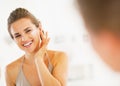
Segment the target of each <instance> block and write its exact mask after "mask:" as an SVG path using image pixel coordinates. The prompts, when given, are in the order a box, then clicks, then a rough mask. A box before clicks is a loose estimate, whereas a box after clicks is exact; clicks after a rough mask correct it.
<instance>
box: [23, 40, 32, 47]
mask: <svg viewBox="0 0 120 86" xmlns="http://www.w3.org/2000/svg"><path fill="white" fill-rule="evenodd" d="M32 43H33V41H29V42H26V43H24V44H23V46H24V47H26V48H28V47H30V45H31V44H32Z"/></svg>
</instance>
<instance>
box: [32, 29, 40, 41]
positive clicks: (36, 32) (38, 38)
mask: <svg viewBox="0 0 120 86" xmlns="http://www.w3.org/2000/svg"><path fill="white" fill-rule="evenodd" d="M31 35H32V37H33V38H34V40H35V41H40V33H39V31H38V30H35V31H32V32H31Z"/></svg>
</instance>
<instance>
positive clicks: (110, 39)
mask: <svg viewBox="0 0 120 86" xmlns="http://www.w3.org/2000/svg"><path fill="white" fill-rule="evenodd" d="M77 1H78V7H79V8H80V12H81V15H82V17H83V19H84V22H85V25H86V27H87V31H88V32H89V36H90V38H91V42H92V44H93V47H94V48H95V50H96V51H97V53H98V54H99V55H100V57H101V58H102V59H103V61H104V62H105V63H106V64H108V65H109V66H110V67H111V68H112V69H113V70H114V71H117V72H120V0H77Z"/></svg>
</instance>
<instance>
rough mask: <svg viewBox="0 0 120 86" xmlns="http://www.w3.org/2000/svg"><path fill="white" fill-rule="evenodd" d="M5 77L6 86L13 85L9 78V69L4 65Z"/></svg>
mask: <svg viewBox="0 0 120 86" xmlns="http://www.w3.org/2000/svg"><path fill="white" fill-rule="evenodd" d="M5 78H6V86H15V85H14V83H13V81H12V78H11V73H10V69H9V68H8V67H6V71H5Z"/></svg>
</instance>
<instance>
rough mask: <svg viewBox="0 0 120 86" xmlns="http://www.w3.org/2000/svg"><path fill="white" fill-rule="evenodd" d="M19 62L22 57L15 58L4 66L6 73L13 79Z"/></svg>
mask: <svg viewBox="0 0 120 86" xmlns="http://www.w3.org/2000/svg"><path fill="white" fill-rule="evenodd" d="M21 62H22V57H20V58H19V59H17V60H15V61H14V62H12V63H10V64H8V65H7V66H6V75H7V76H9V77H11V79H13V81H14V80H15V79H16V77H17V74H18V71H19V68H20V64H21Z"/></svg>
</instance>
